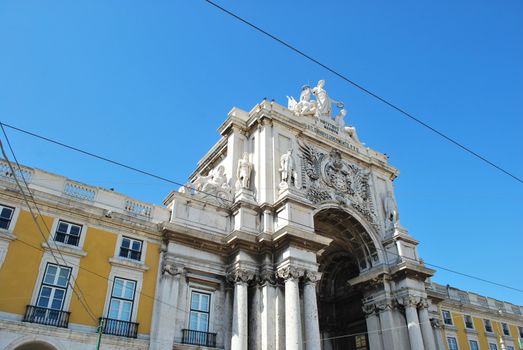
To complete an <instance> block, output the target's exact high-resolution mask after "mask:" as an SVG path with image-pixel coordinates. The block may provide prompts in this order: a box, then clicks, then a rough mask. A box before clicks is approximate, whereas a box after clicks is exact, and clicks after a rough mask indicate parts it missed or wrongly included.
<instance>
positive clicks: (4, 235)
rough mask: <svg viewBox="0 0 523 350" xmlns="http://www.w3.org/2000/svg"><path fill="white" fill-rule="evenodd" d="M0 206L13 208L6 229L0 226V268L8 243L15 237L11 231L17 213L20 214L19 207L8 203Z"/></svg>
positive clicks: (16, 218) (16, 219) (14, 225)
mask: <svg viewBox="0 0 523 350" xmlns="http://www.w3.org/2000/svg"><path fill="white" fill-rule="evenodd" d="M0 207H2V208H10V209H14V212H13V214H12V215H11V220H10V221H9V226H8V227H7V229H3V228H0V268H2V265H3V264H4V261H5V257H6V256H7V252H8V251H9V244H10V243H11V241H13V240H15V239H16V236H15V235H14V234H13V231H14V228H15V227H16V222H17V221H18V215H20V208H19V207H16V206H14V205H8V204H0Z"/></svg>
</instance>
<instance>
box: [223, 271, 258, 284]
mask: <svg viewBox="0 0 523 350" xmlns="http://www.w3.org/2000/svg"><path fill="white" fill-rule="evenodd" d="M253 279H254V272H253V271H250V270H247V269H242V268H237V269H234V270H233V271H231V272H229V273H228V274H227V280H229V281H230V282H231V283H249V282H250V281H252V280H253Z"/></svg>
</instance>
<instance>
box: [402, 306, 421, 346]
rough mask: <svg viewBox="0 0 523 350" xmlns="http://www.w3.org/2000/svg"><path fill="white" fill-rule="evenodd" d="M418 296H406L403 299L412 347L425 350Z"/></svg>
mask: <svg viewBox="0 0 523 350" xmlns="http://www.w3.org/2000/svg"><path fill="white" fill-rule="evenodd" d="M418 303H419V299H418V298H413V297H406V298H404V299H403V306H404V307H405V316H406V318H407V329H408V331H409V340H410V348H411V349H412V350H424V349H425V347H424V345H423V337H422V336H421V330H420V327H419V319H418V310H417V305H418Z"/></svg>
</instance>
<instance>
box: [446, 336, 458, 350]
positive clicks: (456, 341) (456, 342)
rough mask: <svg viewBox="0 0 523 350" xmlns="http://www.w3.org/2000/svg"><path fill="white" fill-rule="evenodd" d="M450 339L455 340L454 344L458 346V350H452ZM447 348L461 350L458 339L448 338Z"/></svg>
mask: <svg viewBox="0 0 523 350" xmlns="http://www.w3.org/2000/svg"><path fill="white" fill-rule="evenodd" d="M450 339H453V340H454V343H455V344H456V349H452V348H451V347H450ZM447 346H448V348H449V350H459V344H458V339H457V338H456V337H454V336H447Z"/></svg>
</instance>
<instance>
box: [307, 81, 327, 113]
mask: <svg viewBox="0 0 523 350" xmlns="http://www.w3.org/2000/svg"><path fill="white" fill-rule="evenodd" d="M324 86H325V80H323V79H322V80H320V81H318V85H317V86H316V87H315V88H314V89H312V93H313V94H314V96H316V116H317V117H330V116H331V112H332V102H331V99H330V97H329V95H328V94H327V91H325V89H324V88H323V87H324Z"/></svg>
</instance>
